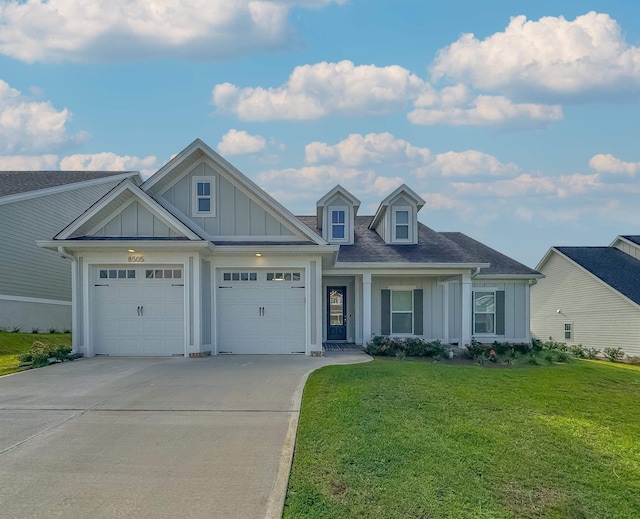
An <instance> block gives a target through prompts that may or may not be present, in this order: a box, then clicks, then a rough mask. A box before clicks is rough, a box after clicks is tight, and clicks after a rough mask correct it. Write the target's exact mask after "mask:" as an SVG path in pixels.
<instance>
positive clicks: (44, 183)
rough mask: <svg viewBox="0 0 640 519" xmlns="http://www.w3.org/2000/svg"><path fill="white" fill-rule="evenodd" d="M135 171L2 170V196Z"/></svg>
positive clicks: (0, 190)
mask: <svg viewBox="0 0 640 519" xmlns="http://www.w3.org/2000/svg"><path fill="white" fill-rule="evenodd" d="M123 173H134V172H133V171H0V196H7V195H15V194H18V193H28V192H30V191H38V190H39V189H46V188H49V187H57V186H63V185H65V184H73V183H75V182H83V181H85V180H95V179H98V178H104V177H110V176H113V175H122V174H123Z"/></svg>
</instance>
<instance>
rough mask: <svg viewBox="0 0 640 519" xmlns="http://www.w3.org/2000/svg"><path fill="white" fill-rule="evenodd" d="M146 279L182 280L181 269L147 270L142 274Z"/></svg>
mask: <svg viewBox="0 0 640 519" xmlns="http://www.w3.org/2000/svg"><path fill="white" fill-rule="evenodd" d="M144 277H145V278H147V279H182V270H181V269H147V270H145V272H144Z"/></svg>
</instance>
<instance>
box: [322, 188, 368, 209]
mask: <svg viewBox="0 0 640 519" xmlns="http://www.w3.org/2000/svg"><path fill="white" fill-rule="evenodd" d="M336 194H341V195H342V196H343V198H346V199H347V200H348V201H349V202H350V203H351V205H353V206H354V207H360V200H358V199H357V198H356V197H355V196H353V195H352V194H351V193H349V191H347V190H346V189H345V188H344V187H342V186H341V185H340V184H337V185H336V186H335V187H334V188H333V189H332V190H331V191H329V192H328V193H327V194H326V195H324V196H323V197H322V198H321V199H320V200H318V201H317V202H316V207H324V206H325V205H327V202H328V201H329V200H331V198H333V196H334V195H336Z"/></svg>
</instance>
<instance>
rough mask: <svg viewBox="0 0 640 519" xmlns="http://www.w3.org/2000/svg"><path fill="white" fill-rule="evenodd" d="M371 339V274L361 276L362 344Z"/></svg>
mask: <svg viewBox="0 0 640 519" xmlns="http://www.w3.org/2000/svg"><path fill="white" fill-rule="evenodd" d="M370 339H371V274H370V273H365V274H362V343H363V344H366V343H367V342H368V341H369V340H370Z"/></svg>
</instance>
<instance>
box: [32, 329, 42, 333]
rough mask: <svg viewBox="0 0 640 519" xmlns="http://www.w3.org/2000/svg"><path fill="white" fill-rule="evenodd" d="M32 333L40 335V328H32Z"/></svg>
mask: <svg viewBox="0 0 640 519" xmlns="http://www.w3.org/2000/svg"><path fill="white" fill-rule="evenodd" d="M31 333H40V328H31Z"/></svg>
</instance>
